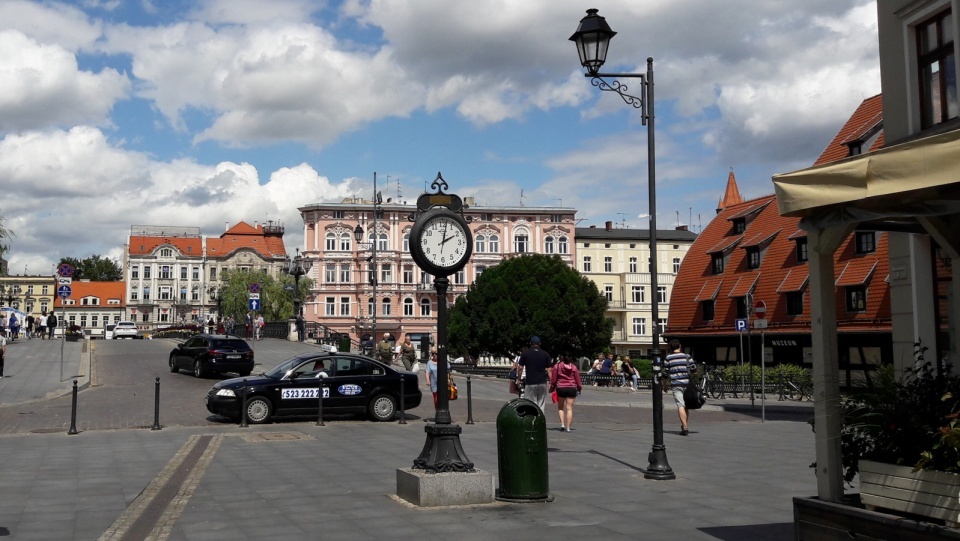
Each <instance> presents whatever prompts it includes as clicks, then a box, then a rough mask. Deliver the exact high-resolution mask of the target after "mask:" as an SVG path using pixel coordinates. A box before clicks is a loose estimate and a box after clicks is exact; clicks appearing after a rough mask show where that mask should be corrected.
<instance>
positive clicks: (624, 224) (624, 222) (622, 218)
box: [617, 212, 627, 229]
mask: <svg viewBox="0 0 960 541" xmlns="http://www.w3.org/2000/svg"><path fill="white" fill-rule="evenodd" d="M617 214H619V215H620V229H626V228H627V215H626V214H624V213H622V212H618V213H617Z"/></svg>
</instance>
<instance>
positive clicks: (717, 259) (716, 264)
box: [710, 254, 723, 274]
mask: <svg viewBox="0 0 960 541" xmlns="http://www.w3.org/2000/svg"><path fill="white" fill-rule="evenodd" d="M710 264H711V268H712V269H713V273H714V274H723V254H710Z"/></svg>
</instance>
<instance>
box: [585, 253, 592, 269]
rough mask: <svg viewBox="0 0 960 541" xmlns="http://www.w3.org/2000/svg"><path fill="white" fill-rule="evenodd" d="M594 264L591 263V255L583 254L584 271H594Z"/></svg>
mask: <svg viewBox="0 0 960 541" xmlns="http://www.w3.org/2000/svg"><path fill="white" fill-rule="evenodd" d="M592 269H593V265H592V264H591V260H590V256H588V255H585V256H583V272H592Z"/></svg>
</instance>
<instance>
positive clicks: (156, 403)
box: [150, 377, 160, 430]
mask: <svg viewBox="0 0 960 541" xmlns="http://www.w3.org/2000/svg"><path fill="white" fill-rule="evenodd" d="M156 388H157V390H156V393H155V396H156V398H154V400H153V428H151V429H150V430H160V378H159V377H157V385H156Z"/></svg>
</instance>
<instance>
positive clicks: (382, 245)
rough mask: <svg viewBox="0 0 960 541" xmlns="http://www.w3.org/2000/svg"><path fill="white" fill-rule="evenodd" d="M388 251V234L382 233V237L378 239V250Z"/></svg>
mask: <svg viewBox="0 0 960 541" xmlns="http://www.w3.org/2000/svg"><path fill="white" fill-rule="evenodd" d="M386 249H387V234H386V233H381V234H380V237H379V238H378V239H377V250H386Z"/></svg>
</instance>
